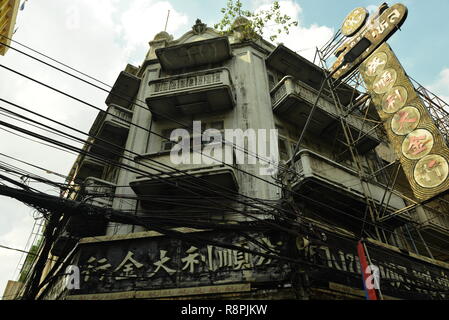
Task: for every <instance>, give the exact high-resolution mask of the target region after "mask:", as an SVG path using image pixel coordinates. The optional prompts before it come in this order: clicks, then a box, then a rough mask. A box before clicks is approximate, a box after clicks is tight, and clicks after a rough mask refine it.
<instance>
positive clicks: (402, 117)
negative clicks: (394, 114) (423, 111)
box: [398, 111, 418, 130]
mask: <svg viewBox="0 0 449 320" xmlns="http://www.w3.org/2000/svg"><path fill="white" fill-rule="evenodd" d="M398 115H399V116H400V119H399V123H400V126H399V130H402V129H403V128H404V125H405V124H407V123H415V122H416V121H418V118H408V116H409V113H408V112H405V111H404V112H398Z"/></svg>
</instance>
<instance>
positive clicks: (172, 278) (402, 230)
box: [25, 19, 449, 299]
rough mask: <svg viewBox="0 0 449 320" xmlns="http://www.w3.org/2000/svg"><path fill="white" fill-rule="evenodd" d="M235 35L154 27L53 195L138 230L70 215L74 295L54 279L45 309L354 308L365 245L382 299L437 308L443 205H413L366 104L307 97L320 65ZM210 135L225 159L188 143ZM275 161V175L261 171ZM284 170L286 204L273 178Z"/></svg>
mask: <svg viewBox="0 0 449 320" xmlns="http://www.w3.org/2000/svg"><path fill="white" fill-rule="evenodd" d="M244 24H245V20H244V19H238V20H237V21H236V22H235V23H234V25H233V31H232V32H231V33H230V34H228V35H222V34H219V33H218V32H216V31H215V30H213V29H212V28H209V27H207V26H206V25H205V24H203V23H201V21H200V20H198V21H197V22H196V24H195V25H194V26H193V27H192V30H190V31H188V32H187V33H186V34H184V35H183V36H182V37H180V38H179V39H176V40H174V39H173V37H172V36H171V35H169V34H168V33H166V32H161V33H159V34H157V35H156V37H155V38H154V39H153V40H152V41H151V42H150V43H149V44H150V49H149V51H148V54H147V55H146V57H145V60H144V61H143V63H142V65H141V66H140V67H134V66H131V65H128V66H127V67H126V69H125V70H124V71H123V72H121V73H120V75H119V77H118V79H117V81H116V83H115V85H114V86H113V88H112V90H111V92H110V94H109V96H108V98H107V100H106V104H107V106H108V107H107V110H106V112H101V113H100V114H99V115H98V117H97V119H96V121H95V123H94V125H93V126H92V129H91V131H90V136H91V138H90V139H89V140H88V141H87V143H86V145H85V147H84V149H83V152H82V153H81V154H80V155H79V157H78V159H77V161H76V163H75V164H74V166H73V169H72V171H71V172H70V177H71V180H70V181H68V182H69V183H70V184H71V185H72V186H73V189H72V191H70V192H67V193H66V194H65V195H64V196H65V197H66V198H69V199H73V200H77V201H81V202H84V203H87V204H92V205H95V206H98V207H103V208H112V209H114V210H116V211H118V212H122V213H127V214H129V215H130V216H132V217H134V218H135V219H137V220H139V221H143V223H142V224H137V223H136V224H133V223H120V222H117V221H113V222H111V221H108V219H105V218H102V217H98V216H96V217H86V216H84V215H79V216H74V215H73V216H71V217H70V218H69V219H68V222H67V224H66V225H65V227H64V230H63V231H61V233H60V236H59V238H58V240H57V241H56V242H55V244H54V245H53V248H52V256H53V257H55V258H56V260H58V259H66V258H67V257H69V259H70V264H71V265H75V266H77V267H78V268H79V274H80V287H78V288H76V286H75V288H70V290H69V289H67V288H66V287H65V285H64V283H63V281H62V280H57V281H53V282H50V284H48V285H47V286H44V287H43V289H42V290H41V292H40V296H41V298H43V299H158V298H170V299H177V298H186V297H191V298H205V299H207V298H226V299H232V298H240V299H241V298H264V299H286V298H294V299H296V298H298V299H363V298H364V296H365V294H364V292H363V287H362V282H361V277H362V276H361V268H360V264H359V257H358V255H357V243H358V241H359V240H360V239H361V238H362V237H363V238H364V239H365V246H366V249H367V252H368V253H369V255H370V259H371V262H372V264H374V265H376V266H378V267H379V269H380V282H381V287H380V291H381V292H382V296H383V298H385V299H396V298H398V299H413V298H426V299H445V298H447V295H446V293H445V292H446V291H447V290H449V289H448V286H449V279H448V276H449V265H448V264H446V263H445V262H446V261H447V259H448V256H447V250H446V249H445V248H446V245H445V243H446V241H448V239H449V221H448V220H447V217H448V215H449V207H448V202H447V199H448V197H447V196H446V197H444V196H442V197H440V198H438V199H437V200H434V201H432V202H430V203H427V204H425V205H422V206H418V207H413V208H412V209H409V208H410V205H412V204H413V194H412V192H411V190H410V186H409V185H408V183H407V180H406V178H405V175H404V174H403V172H402V171H401V169H400V168H399V169H397V170H393V169H394V168H395V167H394V163H395V162H396V155H395V153H394V150H393V149H392V148H391V146H390V145H389V142H388V140H387V138H386V136H385V133H384V132H383V130H382V129H380V127H379V126H376V125H375V124H376V123H378V122H379V118H378V116H377V115H376V112H375V110H374V108H373V106H370V104H369V103H367V100H366V99H365V97H364V95H363V94H362V93H360V92H358V91H355V90H354V89H353V88H351V86H349V85H346V84H343V85H341V86H339V87H338V88H329V87H325V88H324V90H322V93H321V94H320V96H319V98H318V92H319V91H320V87H321V84H322V83H323V81H324V78H325V73H324V71H323V69H322V68H320V67H319V66H317V65H316V64H314V63H311V62H310V61H308V60H306V59H305V58H303V57H302V56H300V55H298V54H297V53H295V52H294V51H292V50H290V49H289V48H287V47H285V46H283V45H279V46H274V45H272V44H271V43H269V42H267V41H265V40H263V39H261V38H259V39H251V40H247V39H245V38H244V35H243V33H242V32H241V30H242V29H241V26H242V25H244ZM317 99H318V100H317ZM315 101H317V103H316V108H314V111H313V114H312V116H311V118H310V121H307V119H308V117H309V115H310V113H311V110H312V109H313V105H314V104H315ZM336 101H338V102H339V103H336ZM368 101H369V100H368ZM342 108H343V109H342ZM349 108H351V109H352V110H351V112H350V113H347V114H345V116H342V111H344V110H348V109H349ZM342 119H343V120H342ZM342 121H344V124H345V126H346V127H347V128H348V129H349V132H350V135H351V137H352V140H351V141H350V142H349V143H348V140H347V139H346V138H347V137H345V135H344V134H343V133H344V132H343V131H342V125H341V123H342ZM199 122H201V125H200V127H199V128H198V127H197V126H198V123H199ZM306 123H308V124H307V128H306V130H305V135H304V137H303V139H302V143H301V145H300V147H299V152H298V153H297V154H296V155H295V157H293V151H294V150H295V146H296V145H295V144H296V143H297V141H298V139H299V137H300V136H301V132H302V130H303V128H304V126H305V125H306ZM176 129H183V130H184V131H183V132H187V133H189V134H190V135H189V138H187V139H185V141H188V142H190V143H189V144H188V148H189V150H190V149H191V151H190V152H188V153H187V155H185V156H186V157H187V158H184V160H185V159H189V161H185V163H181V164H174V163H173V159H172V158H171V157H170V154H171V150H172V149H173V147H174V145H175V144H176V142H175V141H172V140H171V139H170V136H171V133H172V132H173V131H174V130H176ZM195 129H198V130H195ZM207 129H215V132H218V133H222V134H223V136H224V137H225V139H224V140H225V141H224V142H223V141H221V142H219V143H218V144H217V145H218V147H217V146H215V149H214V150H215V151H214V152H215V153H214V157H215V156H217V154H220V153H219V152H218V151H217V150H221V149H222V151H223V152H225V151H229V150H230V152H231V153H230V156H228V158H227V159H226V160H227V161H223V160H220V161H208V160H211V159H208V157H207V156H204V155H203V154H204V153H206V149H205V148H207V146H206V144H205V143H204V142H201V140H196V136H195V135H198V133H199V134H201V133H203V132H204V131H205V130H207ZM227 129H228V130H230V129H232V130H234V132H235V130H241V131H243V132H245V131H246V132H247V133H248V131H247V130H254V132H256V133H257V132H259V131H260V132H264V133H265V134H266V137H267V138H268V133H267V132H270V130H277V132H278V136H277V141H275V145H276V154H275V155H274V157H271V156H272V155H270V154H269V153H267V154H265V155H262V156H260V157H258V156H256V155H255V154H256V153H257V150H258V149H257V148H255V146H254V145H253V144H251V143H248V142H246V143H244V144H243V146H239V145H236V143H235V142H236V140H233V141H228V140H227V139H226V137H227V136H226V134H225V131H226V130H227ZM246 138H247V137H246ZM259 139H261V138H260V136H259ZM183 141H184V140H183ZM244 141H250V139H245V140H244ZM269 148H270V146H267V150H270V149H269ZM242 150H243V151H242ZM350 150H353V152H355V153H356V154H357V158H356V161H357V163H356V161H355V160H354V158H353V157H352V156H351V152H350ZM217 152H218V153H217ZM209 155H210V154H209ZM242 155H243V156H244V157H245V159H246V161H243V162H239V161H238V160H237V159H238V157H240V156H242ZM198 156H199V157H200V158H199V159H200V160H202V161H199V162H195V157H198ZM292 157H293V159H294V165H291V166H290V167H289V165H290V162H291V161H292V160H291V159H292ZM220 159H224V158H220ZM276 159H279V160H280V162H279V163H276V168H277V169H278V170H277V173H278V174H274V173H273V174H266V173H265V174H264V172H265V171H266V170H267V168H270V165H271V164H273V163H274V162H276V161H275V160H276ZM215 160H216V159H215ZM264 170H265V171H264ZM292 173H293V177H291V178H290V179H289V182H288V187H289V188H291V190H290V193H289V194H290V197H289V200H285V199H286V198H285V190H283V188H284V189H285V187H286V185H285V184H284V182H285V180H283V178H282V177H281V176H284V177H285V176H288V175H289V174H290V175H291V174H292ZM392 177H394V179H392ZM283 199H284V200H283ZM150 218H151V219H150ZM145 221H147V222H145ZM158 221H159V222H158ZM145 223H147V225H145ZM236 226H239V227H238V228H237V227H236ZM167 229H168V230H170V231H174V232H176V233H173V234H167V233H165V234H164V232H163V230H167ZM147 230H151V231H147ZM237 248H244V250H243V251H242V250H238V249H237ZM258 253H260V255H258ZM276 256H278V257H281V258H279V259H276V258H275V257H276ZM53 265H54V262H52V263H48V265H47V267H46V269H45V272H44V277H43V279H44V278H45V274H46V273H48V272H49V271H50V270H51V268H52V266H53ZM63 267H66V265H63ZM58 272H62V267H61V268H60V269H59V270H58ZM59 279H61V278H59ZM25 282H26V280H25Z"/></svg>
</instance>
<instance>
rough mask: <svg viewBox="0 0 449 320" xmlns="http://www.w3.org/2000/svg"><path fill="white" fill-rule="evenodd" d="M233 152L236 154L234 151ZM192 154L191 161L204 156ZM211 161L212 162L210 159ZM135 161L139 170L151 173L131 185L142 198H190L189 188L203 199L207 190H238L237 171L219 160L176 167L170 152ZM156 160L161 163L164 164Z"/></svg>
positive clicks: (143, 157)
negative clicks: (157, 196) (195, 157)
mask: <svg viewBox="0 0 449 320" xmlns="http://www.w3.org/2000/svg"><path fill="white" fill-rule="evenodd" d="M229 151H230V152H232V149H231V150H229ZM224 154H225V152H223V155H224ZM189 155H190V159H191V160H192V159H193V157H194V156H201V155H200V154H199V153H196V154H195V155H194V154H193V152H191V153H190V154H189ZM207 159H209V160H211V161H212V159H210V158H207ZM135 160H136V163H137V165H138V169H140V170H143V171H146V172H148V175H142V176H138V177H137V179H136V180H134V181H132V182H131V183H130V185H131V187H132V189H133V190H134V191H135V192H136V194H137V195H139V196H148V195H182V194H184V195H186V196H187V197H190V196H191V193H189V192H187V191H186V190H185V188H188V189H189V190H192V191H195V192H197V193H200V194H201V195H202V196H204V195H206V194H207V193H208V192H207V190H220V189H219V187H223V188H225V189H227V190H232V191H237V190H238V183H237V179H236V174H235V171H234V169H232V168H230V167H229V166H225V165H224V164H223V163H221V162H218V161H217V162H216V163H212V164H205V163H203V164H179V165H176V164H173V162H172V161H171V158H170V153H167V152H163V153H155V154H146V155H142V156H139V157H136V159H135ZM152 160H153V161H157V162H159V163H161V165H159V164H157V163H155V162H153V161H152ZM219 160H221V159H219ZM191 163H192V162H191ZM164 165H167V166H170V167H176V168H177V169H178V170H181V171H182V172H173V170H171V169H170V168H167V167H165V166H164ZM149 167H151V168H149ZM153 168H156V169H153ZM159 170H160V171H159ZM172 172H173V173H172ZM197 178H199V180H198V179H197ZM191 183H194V184H196V185H198V189H196V188H195V187H193V186H192V185H191ZM174 184H176V185H174ZM180 187H181V188H180ZM221 192H222V191H221ZM147 199H148V197H147Z"/></svg>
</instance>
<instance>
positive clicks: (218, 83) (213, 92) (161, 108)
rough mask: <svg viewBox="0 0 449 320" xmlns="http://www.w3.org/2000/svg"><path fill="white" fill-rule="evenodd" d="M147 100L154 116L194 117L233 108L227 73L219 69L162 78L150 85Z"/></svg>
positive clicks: (233, 102)
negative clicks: (182, 115) (189, 115)
mask: <svg viewBox="0 0 449 320" xmlns="http://www.w3.org/2000/svg"><path fill="white" fill-rule="evenodd" d="M149 86H150V88H149V96H148V97H147V99H146V101H147V104H148V107H149V108H150V110H152V111H154V112H155V116H156V117H157V115H158V114H159V113H162V114H175V113H176V114H179V113H181V114H197V113H203V112H213V111H222V110H227V109H232V108H233V107H234V105H235V101H234V93H233V88H232V81H231V77H230V73H229V70H228V69H226V68H219V69H213V70H207V71H201V72H194V73H187V74H182V75H178V76H174V77H169V78H162V79H158V80H154V81H151V82H150V83H149Z"/></svg>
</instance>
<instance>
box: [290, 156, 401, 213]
mask: <svg viewBox="0 0 449 320" xmlns="http://www.w3.org/2000/svg"><path fill="white" fill-rule="evenodd" d="M295 171H296V172H297V174H298V180H297V182H296V183H295V184H294V185H293V190H294V191H295V192H297V193H299V194H301V195H303V196H304V197H299V200H300V201H306V202H307V201H309V202H311V203H315V204H316V203H325V204H326V206H327V210H330V211H331V212H332V211H334V209H338V210H341V211H344V212H346V213H348V214H350V213H356V212H359V213H360V215H359V218H360V217H361V218H363V215H364V212H365V208H366V202H365V193H364V187H365V188H366V190H369V193H370V197H371V199H372V200H373V201H374V202H375V203H376V204H378V205H381V204H382V205H383V207H385V206H386V211H387V212H393V211H396V210H399V209H402V208H404V207H405V203H404V201H403V200H402V198H400V197H399V196H397V195H395V194H393V193H391V192H386V190H385V188H384V187H382V186H381V185H380V184H379V185H378V184H375V183H374V182H373V183H371V182H363V185H362V182H361V181H360V178H359V176H358V174H357V172H356V171H355V170H353V169H351V168H348V167H345V166H343V165H341V164H339V163H336V162H334V161H332V160H330V159H328V158H325V157H323V156H321V155H318V154H316V153H314V152H312V151H310V150H302V151H300V152H299V153H298V154H297V156H296V162H295ZM388 199H389V201H388ZM334 214H336V215H338V212H334Z"/></svg>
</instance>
